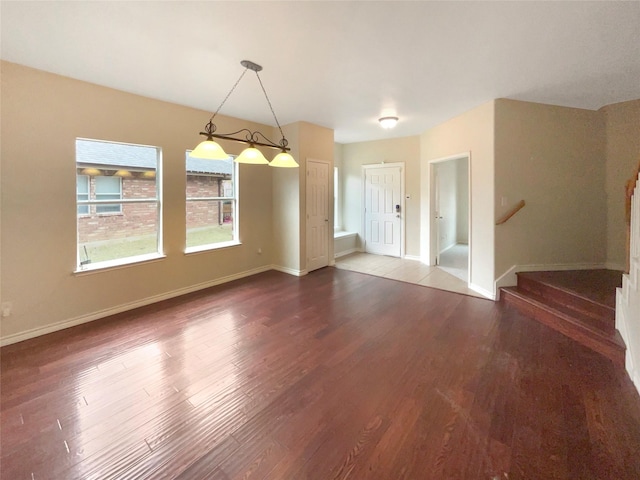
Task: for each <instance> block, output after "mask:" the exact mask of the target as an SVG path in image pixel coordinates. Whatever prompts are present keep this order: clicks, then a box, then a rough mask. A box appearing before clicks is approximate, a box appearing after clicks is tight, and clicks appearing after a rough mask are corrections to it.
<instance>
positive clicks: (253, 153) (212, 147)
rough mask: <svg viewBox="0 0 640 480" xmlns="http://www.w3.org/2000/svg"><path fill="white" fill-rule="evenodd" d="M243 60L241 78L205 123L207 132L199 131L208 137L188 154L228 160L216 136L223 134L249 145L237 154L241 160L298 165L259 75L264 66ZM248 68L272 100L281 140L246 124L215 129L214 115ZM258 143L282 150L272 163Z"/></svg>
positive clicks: (281, 165)
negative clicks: (234, 128) (232, 128)
mask: <svg viewBox="0 0 640 480" xmlns="http://www.w3.org/2000/svg"><path fill="white" fill-rule="evenodd" d="M240 64H241V65H242V66H243V67H244V71H243V72H242V74H241V75H240V78H238V80H237V81H236V83H235V84H234V85H233V87H231V91H229V93H228V94H227V96H226V97H224V100H222V103H221V104H220V106H219V107H218V109H217V110H216V111H215V113H214V114H213V115H211V118H210V119H209V122H208V123H207V124H206V125H205V127H204V132H200V135H204V136H206V137H207V139H206V140H205V141H203V142H201V143H200V144H199V145H198V146H197V147H196V148H194V149H193V151H192V152H191V153H190V154H189V156H191V157H195V158H203V159H206V160H226V159H227V158H229V155H227V153H226V152H225V151H224V150H223V149H222V147H221V146H220V145H219V144H218V143H217V142H215V141H214V140H213V139H214V138H221V139H223V140H233V141H234V142H240V143H246V144H248V145H249V147H248V148H246V149H245V150H244V151H243V152H242V153H241V154H240V155H239V156H238V157H236V162H238V163H249V164H254V165H260V164H262V165H266V164H268V165H270V166H272V167H285V168H287V167H289V168H292V167H293V168H294V167H297V166H298V163H297V162H296V161H295V160H294V158H293V157H292V156H291V155H290V154H289V153H288V152H289V151H290V150H291V149H290V148H289V147H288V145H289V142H288V141H287V139H286V138H285V136H284V133H283V132H282V127H280V123H279V122H278V118H277V117H276V114H275V112H274V111H273V107H272V106H271V101H270V100H269V96H268V95H267V91H266V90H265V89H264V85H262V80H261V79H260V75H259V74H258V72H259V71H260V70H262V66H260V65H258V64H257V63H253V62H251V61H249V60H242V61H241V62H240ZM247 70H252V71H254V72H255V73H256V77H257V78H258V82H259V83H260V87H261V88H262V93H264V98H266V99H267V103H268V104H269V108H270V109H271V113H272V114H273V119H274V120H275V121H276V125H277V126H278V130H280V135H282V139H281V140H280V142H278V143H275V142H272V141H271V140H269V139H268V138H267V137H265V136H264V135H263V134H262V133H260V132H259V131H257V130H256V131H255V132H252V131H251V130H248V129H246V128H243V129H241V130H238V131H237V132H231V133H215V132H216V126H215V124H214V123H213V119H214V118H215V117H216V115H217V114H218V112H219V111H220V109H221V108H222V106H223V105H224V104H225V102H226V101H227V99H228V98H229V97H230V96H231V94H232V93H233V91H234V90H235V89H236V87H237V86H238V84H239V83H240V80H242V77H244V74H245V73H247ZM241 134H244V138H242V137H237V135H241ZM256 146H260V147H269V148H275V149H278V150H281V152H280V153H279V154H278V155H276V157H275V158H274V159H273V160H272V161H271V163H269V161H268V160H267V159H266V158H264V155H263V154H262V152H260V150H258V149H257V148H255V147H256Z"/></svg>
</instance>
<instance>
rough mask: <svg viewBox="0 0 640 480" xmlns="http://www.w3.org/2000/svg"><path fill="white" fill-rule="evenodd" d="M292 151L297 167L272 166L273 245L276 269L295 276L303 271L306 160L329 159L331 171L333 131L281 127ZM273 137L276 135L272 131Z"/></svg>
mask: <svg viewBox="0 0 640 480" xmlns="http://www.w3.org/2000/svg"><path fill="white" fill-rule="evenodd" d="M282 130H283V131H284V134H285V136H286V137H287V140H288V141H289V146H290V147H291V154H292V155H293V157H294V158H295V159H296V161H297V162H298V163H299V164H300V168H295V169H294V168H272V169H271V170H273V173H272V183H273V200H272V203H273V246H274V257H273V259H274V261H273V263H274V266H275V268H277V269H279V270H282V271H284V272H287V273H292V274H294V275H302V274H305V273H306V268H307V265H306V263H307V262H306V190H305V189H306V168H307V160H308V159H311V160H323V161H327V162H329V172H330V174H332V173H333V156H334V141H333V130H332V129H329V128H325V127H321V126H318V125H313V124H311V123H308V122H296V123H292V124H289V125H285V126H283V127H282ZM274 137H277V135H276V134H275V133H274ZM328 200H329V202H330V203H331V205H330V209H329V211H330V212H332V214H331V218H330V219H329V221H330V222H331V223H330V225H333V182H329V199H328ZM329 234H330V235H331V238H329V239H328V240H327V242H328V245H329V259H332V258H333V229H330V231H329Z"/></svg>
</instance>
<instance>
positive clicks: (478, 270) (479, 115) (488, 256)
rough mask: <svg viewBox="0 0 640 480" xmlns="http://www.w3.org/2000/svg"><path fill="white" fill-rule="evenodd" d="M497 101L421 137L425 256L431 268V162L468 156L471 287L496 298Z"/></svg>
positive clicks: (432, 256) (471, 111)
mask: <svg viewBox="0 0 640 480" xmlns="http://www.w3.org/2000/svg"><path fill="white" fill-rule="evenodd" d="M493 141H494V102H488V103H486V104H484V105H481V106H479V107H477V108H474V109H473V110H470V111H469V112H466V113H464V114H462V115H459V116H457V117H455V118H453V119H451V120H449V121H447V122H445V123H443V124H441V125H438V126H437V127H434V128H432V129H430V130H427V131H426V132H425V133H423V134H422V135H421V137H420V145H421V148H420V151H421V182H420V183H421V190H422V192H423V193H422V201H421V205H422V206H421V212H422V213H421V220H422V225H421V226H422V235H421V237H422V257H423V259H424V260H425V261H429V263H433V262H434V259H435V249H434V248H433V247H432V245H431V244H430V241H429V239H430V238H431V237H430V233H431V231H432V229H433V227H432V224H431V216H430V215H429V209H430V204H431V202H432V201H433V199H432V195H431V194H430V193H429V192H430V189H429V185H430V182H431V177H430V165H429V163H430V162H431V161H433V160H438V159H443V158H448V157H452V158H454V157H456V156H460V155H461V154H469V155H470V159H469V162H470V170H471V177H470V195H471V210H470V212H469V216H470V218H471V232H470V235H469V242H470V245H469V246H470V255H471V272H470V273H471V286H472V287H473V288H476V289H478V290H479V291H482V292H483V293H485V294H490V295H492V294H493V288H494V287H493V281H494V228H493V224H494V195H493V191H494V188H493V177H494V164H493V157H494V145H493Z"/></svg>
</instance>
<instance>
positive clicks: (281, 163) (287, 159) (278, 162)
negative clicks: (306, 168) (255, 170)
mask: <svg viewBox="0 0 640 480" xmlns="http://www.w3.org/2000/svg"><path fill="white" fill-rule="evenodd" d="M269 166H270V167H281V168H296V167H299V166H300V165H298V163H297V162H296V161H295V160H294V158H293V157H292V156H291V155H289V154H288V153H287V152H280V153H279V154H278V155H276V156H275V157H274V159H273V160H271V163H270V164H269Z"/></svg>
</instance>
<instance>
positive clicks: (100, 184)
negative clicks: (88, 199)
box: [95, 177, 122, 213]
mask: <svg viewBox="0 0 640 480" xmlns="http://www.w3.org/2000/svg"><path fill="white" fill-rule="evenodd" d="M95 182H96V200H120V199H121V198H122V178H120V177H96V178H95ZM121 212H122V204H119V203H118V204H115V205H96V213H121Z"/></svg>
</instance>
